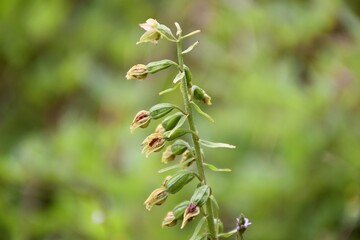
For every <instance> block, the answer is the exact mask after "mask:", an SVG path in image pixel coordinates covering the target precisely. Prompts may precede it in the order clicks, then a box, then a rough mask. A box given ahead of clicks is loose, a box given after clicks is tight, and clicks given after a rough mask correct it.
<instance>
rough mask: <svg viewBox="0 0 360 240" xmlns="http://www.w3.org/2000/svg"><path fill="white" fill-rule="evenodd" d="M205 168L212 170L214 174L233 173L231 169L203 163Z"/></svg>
mask: <svg viewBox="0 0 360 240" xmlns="http://www.w3.org/2000/svg"><path fill="white" fill-rule="evenodd" d="M203 165H204V166H206V167H208V168H209V169H210V170H212V171H214V172H231V169H230V168H217V167H215V166H214V165H212V164H210V163H203Z"/></svg>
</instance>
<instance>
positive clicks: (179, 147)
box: [161, 139, 190, 163]
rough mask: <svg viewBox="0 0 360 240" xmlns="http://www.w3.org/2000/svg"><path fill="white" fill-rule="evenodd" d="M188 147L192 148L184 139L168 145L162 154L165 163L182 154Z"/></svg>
mask: <svg viewBox="0 0 360 240" xmlns="http://www.w3.org/2000/svg"><path fill="white" fill-rule="evenodd" d="M188 148H190V146H189V144H188V143H187V142H185V141H184V140H181V139H178V140H176V141H175V142H174V143H173V144H172V145H170V146H168V147H167V148H166V150H165V151H164V153H163V155H162V159H161V161H162V162H163V163H168V162H169V161H172V160H174V159H175V157H176V156H177V155H180V154H182V153H183V152H185V151H186V150H187V149H188Z"/></svg>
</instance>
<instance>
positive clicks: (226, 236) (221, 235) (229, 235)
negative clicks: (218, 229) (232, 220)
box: [217, 229, 237, 238]
mask: <svg viewBox="0 0 360 240" xmlns="http://www.w3.org/2000/svg"><path fill="white" fill-rule="evenodd" d="M235 233H237V230H236V229H234V230H231V231H230V232H227V233H220V234H218V235H217V236H218V237H222V238H228V237H231V236H232V235H234V234H235Z"/></svg>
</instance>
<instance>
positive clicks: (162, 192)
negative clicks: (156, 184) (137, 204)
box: [144, 187, 168, 211]
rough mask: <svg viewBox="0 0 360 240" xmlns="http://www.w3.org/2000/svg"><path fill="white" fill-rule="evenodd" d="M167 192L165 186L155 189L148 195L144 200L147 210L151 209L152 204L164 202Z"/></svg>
mask: <svg viewBox="0 0 360 240" xmlns="http://www.w3.org/2000/svg"><path fill="white" fill-rule="evenodd" d="M167 196H168V193H167V191H166V188H165V187H160V188H157V189H155V190H154V191H153V192H152V193H151V194H150V196H149V197H148V198H147V199H146V200H145V202H144V205H145V207H146V209H147V210H149V211H150V210H151V208H152V207H153V206H154V205H161V204H163V203H164V202H165V200H166V198H167Z"/></svg>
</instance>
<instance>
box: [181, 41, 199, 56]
mask: <svg viewBox="0 0 360 240" xmlns="http://www.w3.org/2000/svg"><path fill="white" fill-rule="evenodd" d="M198 43H199V41H196V42H194V43H193V44H192V45H191V46H190V47H188V48H187V49H186V50H184V51H182V53H181V54H185V53H188V52H190V51H191V50H193V48H194V47H195V46H196V45H197V44H198Z"/></svg>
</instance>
